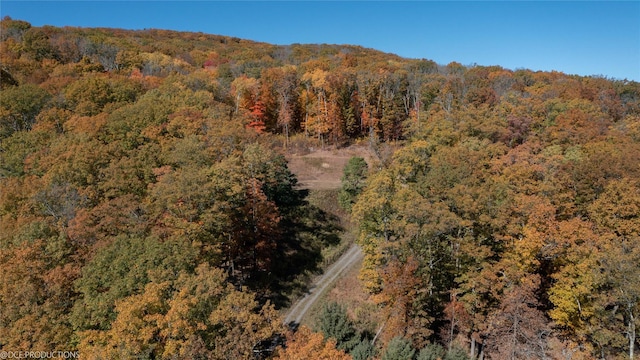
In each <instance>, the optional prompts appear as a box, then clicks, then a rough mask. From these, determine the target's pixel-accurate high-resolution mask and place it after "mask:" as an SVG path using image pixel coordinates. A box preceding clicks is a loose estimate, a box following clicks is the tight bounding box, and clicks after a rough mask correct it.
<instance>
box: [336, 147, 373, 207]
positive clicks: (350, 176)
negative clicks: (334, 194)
mask: <svg viewBox="0 0 640 360" xmlns="http://www.w3.org/2000/svg"><path fill="white" fill-rule="evenodd" d="M367 171H368V165H367V162H366V161H365V160H364V158H361V157H352V158H351V159H349V162H348V163H347V165H345V167H344V174H343V175H342V179H341V181H342V186H341V187H340V192H339V193H338V202H339V203H340V206H342V208H344V209H345V210H348V211H351V207H352V206H353V204H354V203H355V202H356V199H357V197H358V195H360V193H361V192H362V190H363V189H364V187H365V185H366V179H367Z"/></svg>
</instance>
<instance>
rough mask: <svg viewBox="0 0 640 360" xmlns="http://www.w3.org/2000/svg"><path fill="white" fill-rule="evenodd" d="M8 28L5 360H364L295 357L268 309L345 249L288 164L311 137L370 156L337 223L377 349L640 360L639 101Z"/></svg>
mask: <svg viewBox="0 0 640 360" xmlns="http://www.w3.org/2000/svg"><path fill="white" fill-rule="evenodd" d="M0 29H1V31H0V60H1V64H0V65H1V66H0V67H1V69H0V273H1V274H2V276H1V277H0V348H1V349H11V350H13V349H20V350H26V349H38V350H40V349H65V350H72V349H77V350H79V351H81V353H82V355H83V356H84V357H87V358H100V357H102V358H132V357H143V358H158V359H159V358H215V359H219V358H234V359H243V358H246V359H249V358H253V357H254V355H255V352H254V350H255V346H256V345H257V344H260V343H262V342H264V341H268V340H269V339H274V338H277V337H282V336H286V338H287V344H286V346H283V347H281V348H280V349H279V350H277V351H276V352H275V353H273V354H271V355H273V356H275V357H276V358H282V359H298V358H300V359H302V358H327V359H342V358H349V355H347V354H346V353H345V352H343V351H342V350H338V349H336V342H335V341H334V340H331V339H325V338H324V337H323V336H322V334H320V333H313V332H311V331H310V330H309V329H307V328H305V327H301V328H300V330H298V332H297V333H288V334H285V333H286V330H285V329H284V328H283V327H282V325H281V320H280V319H279V316H278V312H277V310H276V309H277V308H280V307H284V306H286V305H288V302H289V299H288V297H289V296H290V295H291V294H293V293H295V291H296V289H298V288H297V286H298V285H297V284H298V282H297V279H299V277H300V276H303V275H304V274H309V273H310V272H312V271H316V270H317V268H318V266H319V264H320V262H321V254H322V253H321V250H322V248H323V247H325V246H327V244H328V240H327V239H328V238H330V236H328V235H327V234H328V233H330V232H331V231H334V229H335V226H332V224H327V223H325V222H324V220H323V219H326V217H323V216H318V214H319V212H320V210H319V209H317V208H314V207H313V206H312V205H310V204H309V203H308V202H307V201H306V199H305V192H304V191H301V190H300V189H298V188H297V182H296V178H295V176H294V175H293V174H292V173H291V172H290V171H289V169H288V168H287V163H286V160H285V158H284V156H283V154H282V151H285V150H286V149H289V148H290V147H292V146H293V142H294V141H295V139H298V140H300V139H304V141H306V143H308V144H311V146H313V147H326V146H342V145H344V144H349V143H352V142H362V143H367V144H369V145H370V147H371V149H372V153H373V154H375V155H377V159H374V161H373V162H372V163H370V164H368V165H369V166H368V167H367V166H364V164H361V166H360V167H359V168H360V169H361V170H360V171H361V173H359V174H358V179H356V180H358V181H357V184H356V185H357V186H355V185H354V186H355V187H354V189H355V190H354V189H347V190H349V192H348V194H347V195H345V196H346V197H345V199H346V200H345V201H344V202H345V204H347V205H348V206H346V207H347V208H349V209H351V212H352V216H353V219H352V220H353V221H354V222H355V223H356V224H357V226H358V229H359V236H358V240H357V241H358V243H359V245H360V246H361V247H362V249H363V251H364V253H365V260H364V262H363V265H362V269H361V278H362V282H363V285H364V286H365V288H366V289H367V291H369V293H370V294H371V296H372V299H373V301H374V302H375V306H376V307H377V310H378V311H377V314H378V315H379V316H380V318H381V319H382V320H381V323H380V324H377V325H378V326H379V328H380V333H379V336H378V337H377V341H378V346H380V347H384V346H386V345H387V344H388V343H392V344H395V345H394V346H395V347H399V346H400V345H402V346H401V349H400V350H402V351H400V352H398V353H410V354H414V355H415V354H427V353H428V351H427V350H425V351H419V350H421V349H436V348H437V349H441V348H446V349H447V350H448V354H452V353H454V349H464V351H463V353H464V354H467V355H469V356H470V357H472V358H490V359H525V358H526V359H538V358H539V359H550V358H551V359H561V358H562V359H567V358H571V356H573V359H576V358H580V359H589V358H604V359H618V358H627V359H633V358H634V357H637V356H638V355H637V354H638V349H639V348H640V340H639V338H640V337H639V336H638V328H639V326H640V320H639V319H640V266H638V264H640V167H639V166H638V164H640V84H638V83H636V82H633V81H627V80H615V79H607V78H603V77H595V76H594V77H580V76H570V75H566V74H563V73H558V72H534V71H530V70H515V71H513V70H508V69H504V68H501V67H499V66H488V67H485V66H470V67H465V66H463V65H461V64H458V63H455V62H454V63H450V64H448V65H438V64H436V63H435V62H433V61H429V60H424V59H422V60H409V59H402V58H400V57H397V56H394V55H390V54H383V53H380V52H377V51H374V50H371V49H364V48H360V47H357V46H337V45H297V44H296V45H289V46H277V45H269V44H263V43H254V42H251V41H247V40H241V39H237V38H230V37H224V36H215V35H205V34H195V33H177V32H171V31H163V30H143V31H126V30H118V29H79V28H55V27H50V26H45V27H41V28H39V27H32V26H31V25H30V24H29V23H26V22H24V21H20V20H13V19H10V18H5V19H3V20H2V21H1V22H0ZM389 144H392V145H393V146H394V147H393V148H394V149H396V151H395V152H391V151H388V152H385V149H389V148H390V147H387V146H388V145H389ZM281 150H282V151H281ZM367 169H370V170H369V171H368V173H367V174H364V172H366V171H367ZM365 175H366V176H365ZM364 179H366V181H365V180H364ZM298 290H299V289H298ZM394 339H395V340H394ZM398 344H400V345H398ZM414 350H415V351H414ZM429 351H430V350H429ZM456 351H457V350H456ZM378 353H379V354H391V353H392V352H391V351H390V350H389V351H388V352H386V353H385V352H384V351H379V352H378ZM568 354H572V355H568ZM385 356H391V355H385ZM425 356H426V355H425ZM464 356H466V355H464Z"/></svg>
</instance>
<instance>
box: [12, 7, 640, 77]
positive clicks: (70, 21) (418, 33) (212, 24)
mask: <svg viewBox="0 0 640 360" xmlns="http://www.w3.org/2000/svg"><path fill="white" fill-rule="evenodd" d="M0 14H1V16H2V17H4V16H7V15H8V16H10V17H12V18H14V19H21V20H26V21H28V22H30V23H31V24H32V25H33V26H42V25H53V26H80V27H113V28H123V29H145V28H155V29H169V30H179V31H200V32H204V33H209V34H219V35H229V36H237V37H240V38H244V39H250V40H256V41H264V42H268V43H273V44H292V43H328V44H352V45H361V46H364V47H370V48H374V49H378V50H381V51H385V52H391V53H395V54H398V55H400V56H404V57H409V58H426V59H431V60H434V61H436V62H437V63H440V64H447V63H449V62H451V61H457V62H460V63H462V64H463V65H470V64H474V63H475V64H479V65H500V66H503V67H505V68H509V69H518V68H527V69H532V70H547V71H548V70H558V71H562V72H565V73H569V74H578V75H604V76H607V77H610V78H617V79H625V78H626V79H629V80H635V81H640V1H621V2H614V1H587V2H581V1H569V2H555V1H533V2H527V1H495V2H485V1H471V2H466V1H447V2H437V1H295V2H294V1H279V2H276V1H259V2H250V1H234V2H225V1H180V2H178V1H25V0H22V1H5V0H0Z"/></svg>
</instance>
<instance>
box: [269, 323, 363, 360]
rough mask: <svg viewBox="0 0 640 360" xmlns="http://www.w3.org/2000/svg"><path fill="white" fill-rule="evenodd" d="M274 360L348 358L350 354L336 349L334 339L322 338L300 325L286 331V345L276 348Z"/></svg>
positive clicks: (333, 359)
mask: <svg viewBox="0 0 640 360" xmlns="http://www.w3.org/2000/svg"><path fill="white" fill-rule="evenodd" d="M274 359H275V360H305V359H318V360H348V359H351V356H349V355H347V354H346V353H345V352H344V351H342V350H338V349H336V346H335V340H332V339H329V340H326V341H325V340H324V338H323V336H322V334H320V333H314V332H312V331H311V330H310V329H309V328H308V327H306V326H304V325H303V326H301V327H300V328H299V329H298V331H296V332H295V333H294V332H289V333H287V347H286V348H279V349H278V350H277V353H276V356H275V357H274Z"/></svg>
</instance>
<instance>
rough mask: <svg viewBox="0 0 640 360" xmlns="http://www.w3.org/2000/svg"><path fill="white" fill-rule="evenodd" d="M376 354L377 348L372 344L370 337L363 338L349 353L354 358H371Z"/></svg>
mask: <svg viewBox="0 0 640 360" xmlns="http://www.w3.org/2000/svg"><path fill="white" fill-rule="evenodd" d="M375 354H376V348H375V347H374V346H373V345H372V344H371V341H369V339H362V340H361V341H360V342H359V343H358V344H357V345H356V346H355V347H354V348H353V349H352V350H351V352H349V355H351V357H352V358H353V360H366V359H371V358H373V356H374V355H375Z"/></svg>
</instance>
